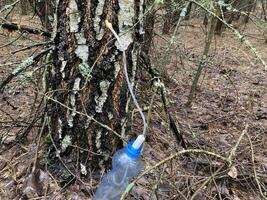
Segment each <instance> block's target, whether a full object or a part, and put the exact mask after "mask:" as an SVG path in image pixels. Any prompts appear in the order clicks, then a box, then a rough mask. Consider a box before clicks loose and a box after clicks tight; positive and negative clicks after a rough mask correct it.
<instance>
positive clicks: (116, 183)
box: [93, 135, 144, 200]
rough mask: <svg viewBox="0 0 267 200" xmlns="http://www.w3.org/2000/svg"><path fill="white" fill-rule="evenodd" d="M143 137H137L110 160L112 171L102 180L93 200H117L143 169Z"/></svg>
mask: <svg viewBox="0 0 267 200" xmlns="http://www.w3.org/2000/svg"><path fill="white" fill-rule="evenodd" d="M143 141H144V136H143V135H140V136H138V137H137V139H136V140H135V142H130V143H129V144H128V145H127V147H125V148H123V149H120V150H118V151H117V152H116V153H115V154H114V156H113V158H112V169H111V170H110V171H109V172H108V173H107V174H106V176H105V177H104V178H103V179H102V181H101V184H100V186H99V187H98V188H97V190H96V193H95V195H94V198H93V200H119V199H120V197H121V195H122V193H123V192H124V191H125V189H126V187H127V185H128V184H129V182H130V180H131V179H132V178H133V177H135V176H137V175H138V174H139V173H140V171H141V170H142V169H143V168H144V162H143V161H142V160H141V151H142V143H143Z"/></svg>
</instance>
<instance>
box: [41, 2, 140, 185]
mask: <svg viewBox="0 0 267 200" xmlns="http://www.w3.org/2000/svg"><path fill="white" fill-rule="evenodd" d="M142 9H143V7H142V4H141V2H139V1H119V0H116V1H95V0H85V1H75V0H69V1H68V0H62V1H59V3H58V5H57V10H56V15H57V16H56V20H57V23H56V34H55V37H54V43H55V46H54V49H53V51H52V54H51V59H52V63H53V64H52V65H51V66H50V67H49V68H48V72H47V74H46V82H47V86H46V87H47V92H49V96H50V97H51V98H52V99H50V100H49V101H48V102H47V116H48V122H49V123H48V125H47V130H48V132H49V134H51V136H52V137H51V138H52V140H51V141H50V151H49V152H50V153H49V160H50V169H51V171H53V172H55V173H56V174H57V175H58V177H61V178H62V180H63V181H66V180H69V178H71V174H70V173H69V171H67V170H65V169H64V167H63V165H62V163H61V162H59V161H60V160H62V161H63V162H64V163H65V165H66V166H67V167H68V168H69V170H71V171H73V173H75V174H77V173H80V169H81V168H83V166H86V167H87V169H88V168H90V171H91V170H93V169H101V168H103V167H106V166H107V164H108V163H110V156H111V154H112V153H114V151H115V150H116V148H117V147H118V146H122V143H121V140H119V139H118V137H116V136H115V135H114V133H113V132H112V131H110V130H108V129H107V128H105V127H103V126H102V125H99V123H97V122H95V121H94V120H93V119H92V118H94V119H95V120H98V121H99V122H101V123H103V124H105V125H107V126H109V127H110V128H111V129H112V130H114V131H116V132H117V133H119V134H121V136H122V137H124V134H125V133H124V126H125V123H126V113H127V105H128V103H129V102H128V100H129V98H128V89H127V85H126V81H125V79H124V71H123V67H122V51H121V50H122V48H123V49H125V50H126V52H127V59H128V61H127V62H128V72H129V76H130V77H132V79H134V77H135V71H136V56H137V54H138V49H137V47H136V45H135V42H136V41H137V40H139V39H140V34H139V33H140V32H142V30H141V29H142V24H141V23H138V25H137V26H135V27H134V28H132V27H133V25H134V24H135V23H136V22H137V20H138V16H139V14H140V12H142ZM106 19H107V20H108V21H109V22H111V23H112V24H113V28H114V29H115V30H116V31H117V33H124V34H123V35H122V36H121V39H122V41H123V45H124V46H123V47H120V46H119V45H118V43H117V42H116V40H114V37H113V35H112V33H111V31H110V30H108V29H107V28H105V25H104V21H105V20H106ZM130 28H132V29H130ZM129 30H130V31H129ZM77 112H81V113H84V114H86V116H85V115H81V114H78V113H77ZM59 157H60V158H59ZM82 174H86V172H85V171H84V170H82Z"/></svg>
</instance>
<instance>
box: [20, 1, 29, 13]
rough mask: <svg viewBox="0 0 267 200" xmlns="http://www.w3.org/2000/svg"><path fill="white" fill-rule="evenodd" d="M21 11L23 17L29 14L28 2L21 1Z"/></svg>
mask: <svg viewBox="0 0 267 200" xmlns="http://www.w3.org/2000/svg"><path fill="white" fill-rule="evenodd" d="M20 10H21V15H27V14H28V12H29V2H28V0H21V1H20Z"/></svg>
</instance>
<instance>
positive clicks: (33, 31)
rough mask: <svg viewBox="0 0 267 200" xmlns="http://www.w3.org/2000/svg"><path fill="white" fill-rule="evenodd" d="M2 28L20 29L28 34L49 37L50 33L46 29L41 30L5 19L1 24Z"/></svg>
mask: <svg viewBox="0 0 267 200" xmlns="http://www.w3.org/2000/svg"><path fill="white" fill-rule="evenodd" d="M1 27H2V28H5V29H7V30H9V31H21V32H27V33H30V34H36V35H41V36H45V37H49V38H50V37H51V33H50V32H47V31H43V30H40V29H37V28H33V27H28V26H25V25H18V24H16V23H12V22H9V21H6V20H5V22H4V23H2V24H1Z"/></svg>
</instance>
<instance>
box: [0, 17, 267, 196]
mask: <svg viewBox="0 0 267 200" xmlns="http://www.w3.org/2000/svg"><path fill="white" fill-rule="evenodd" d="M27 20H33V19H27ZM32 23H34V22H32ZM243 28H244V30H245V32H244V33H245V34H246V35H247V37H245V38H246V39H248V40H249V41H250V42H251V43H252V44H253V45H254V47H255V48H256V49H257V51H258V52H259V54H260V55H261V56H262V58H263V59H264V60H265V61H267V50H266V49H267V44H266V43H264V38H263V35H262V33H261V32H260V31H259V30H258V29H257V28H256V27H255V25H254V24H252V23H251V24H250V23H249V24H247V25H246V27H243ZM156 30H157V31H158V32H160V30H161V29H160V27H158V28H157V29H156ZM157 31H156V35H155V38H154V40H153V45H152V48H151V59H152V63H153V65H154V67H155V68H157V69H159V71H161V73H162V74H163V81H164V83H165V89H166V90H165V91H166V96H167V98H168V105H169V112H170V113H171V115H172V116H174V118H175V119H176V124H177V125H178V126H179V128H180V131H181V133H182V134H183V137H184V139H185V140H186V143H187V145H188V148H189V149H202V150H206V151H209V152H212V153H213V154H216V155H220V156H222V157H226V158H229V155H232V156H230V158H231V163H232V165H229V163H228V165H226V164H225V161H224V160H221V159H220V158H218V156H217V157H216V156H212V155H208V154H205V153H203V152H200V153H197V154H196V153H194V152H189V153H188V154H184V155H179V156H178V155H177V156H176V157H175V158H174V159H172V160H171V161H166V162H163V163H162V165H160V166H158V167H156V168H155V169H153V170H151V171H148V172H147V174H146V175H144V176H143V177H142V178H141V179H140V180H138V182H137V186H135V187H134V188H133V190H132V192H131V193H130V195H129V196H128V199H138V200H141V199H144V200H157V199H158V200H161V199H174V200H175V199H184V200H186V199H190V198H192V196H195V197H194V198H192V199H195V200H197V199H200V200H201V199H203V200H204V199H232V200H254V199H255V200H260V199H263V197H262V196H261V195H266V194H267V190H266V189H267V148H266V147H267V76H266V71H264V66H263V65H262V64H261V62H259V60H258V59H257V58H256V57H255V55H254V54H253V53H252V52H251V51H250V50H249V49H247V48H245V47H244V44H242V43H241V42H240V41H239V40H238V39H237V37H236V36H235V35H234V33H233V32H231V31H229V30H225V31H224V32H223V34H222V35H221V36H218V35H216V36H215V38H214V40H213V43H212V48H211V50H210V53H209V56H208V60H207V64H206V65H205V68H204V72H203V76H201V79H200V85H199V87H198V90H197V96H196V98H195V100H194V102H193V104H192V106H191V108H188V107H186V106H185V104H186V102H187V98H188V94H189V90H190V86H191V82H192V78H193V76H194V74H195V71H196V68H197V65H198V62H199V60H200V57H201V55H202V52H203V49H204V45H205V40H204V38H205V31H206V29H205V27H204V26H203V25H202V22H201V21H200V20H197V19H194V20H190V21H185V22H182V26H181V27H180V28H179V35H177V36H176V37H175V40H174V41H175V43H174V44H173V45H172V46H170V38H171V37H172V35H171V34H170V35H161V34H159V33H158V32H157ZM18 36H19V34H17V33H9V32H3V30H1V32H0V80H3V79H4V78H5V77H6V76H8V74H10V73H11V72H12V70H14V69H15V68H16V67H17V66H18V65H19V64H20V63H21V62H22V61H23V60H25V59H26V58H28V57H29V55H31V54H33V53H34V52H35V51H36V49H37V48H34V49H30V50H26V51H21V52H18V53H15V52H14V51H15V50H18V49H20V48H23V47H24V46H27V45H29V44H34V43H38V42H40V37H37V36H32V35H24V36H22V37H21V38H20V39H19V40H17V41H14V42H12V41H13V40H15V39H16V38H17V37H18ZM8 42H11V43H12V44H10V45H7V46H5V47H3V46H2V45H4V44H6V43H8ZM168 47H170V48H168ZM145 80H146V81H144V83H142V84H139V86H138V89H137V97H138V100H139V101H140V103H141V104H142V106H143V107H148V106H149V105H150V104H151V101H152V100H153V103H152V105H153V106H152V109H151V116H150V125H149V130H148V138H147V142H146V144H145V147H144V156H143V157H144V160H145V162H146V166H147V167H149V166H155V165H157V163H159V162H161V161H162V160H164V159H166V158H168V157H169V156H171V155H173V154H175V153H176V152H180V151H181V150H182V148H181V147H180V145H179V144H177V140H176V138H175V136H174V134H173V133H172V131H171V130H170V127H169V122H168V117H167V115H166V113H164V109H163V104H162V101H161V98H160V96H159V94H157V93H155V92H154V91H153V90H152V89H151V84H150V77H149V76H148V75H147V77H145ZM41 82H42V78H38V74H36V75H35V76H33V77H31V78H29V79H25V76H18V77H16V78H15V79H14V80H13V81H12V82H11V83H10V84H9V85H8V86H7V87H6V88H5V91H4V94H3V95H2V96H1V98H0V144H1V146H0V199H19V197H21V195H22V194H23V193H24V194H27V195H28V196H32V198H34V199H45V198H46V197H48V196H49V197H50V198H48V199H90V198H89V196H90V194H92V188H89V191H90V190H91V192H89V193H87V192H85V189H84V187H89V186H92V183H91V181H90V180H87V181H86V180H85V182H86V183H87V184H86V186H81V183H77V182H76V183H75V184H73V185H72V186H71V187H69V188H68V190H65V189H64V188H60V187H59V186H58V185H57V183H56V181H55V180H54V177H52V175H51V174H50V173H49V172H48V171H46V170H45V168H42V170H40V171H39V174H38V177H39V178H38V179H39V180H37V182H38V183H36V180H35V178H36V177H35V176H32V174H31V171H32V166H33V163H34V160H35V158H36V155H37V154H36V152H39V153H38V155H39V156H41V155H42V156H44V155H45V151H44V146H45V144H44V143H42V142H41V143H40V144H39V143H38V138H39V136H38V134H37V133H38V129H40V128H41V127H40V126H41V124H40V120H39V119H38V120H37V123H34V125H33V127H32V124H33V122H35V121H34V119H36V116H39V115H40V113H36V112H35V110H36V109H37V108H38V106H39V105H40V103H41V102H42V101H41V99H40V96H39V95H38V93H36V92H35V89H34V88H36V86H40V84H41ZM41 111H42V109H39V112H41ZM140 127H141V122H140V121H138V120H136V122H135V123H134V124H133V125H132V129H134V130H135V132H138V131H139V130H140ZM140 131H141V130H140ZM242 133H243V134H242ZM239 140H240V141H239ZM238 141H239V142H238ZM38 144H39V145H38ZM235 147H236V148H235ZM42 164H43V163H41V165H42ZM255 174H256V176H255ZM88 185H89V186H88ZM94 187H95V185H94ZM259 187H260V188H261V191H260V190H259ZM33 188H34V189H33ZM87 189H88V188H87ZM34 190H36V191H34ZM34 192H35V193H38V194H42V197H38V196H36V194H34ZM260 193H262V194H260ZM51 197H53V198H51Z"/></svg>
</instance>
